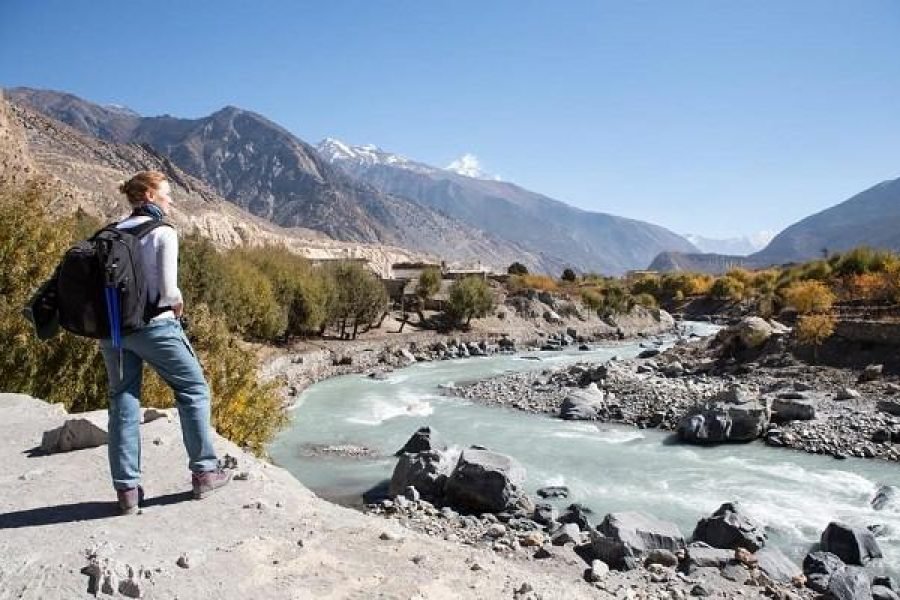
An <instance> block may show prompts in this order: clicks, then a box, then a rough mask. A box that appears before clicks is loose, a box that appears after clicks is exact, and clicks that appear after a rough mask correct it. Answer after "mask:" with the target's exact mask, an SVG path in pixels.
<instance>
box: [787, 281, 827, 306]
mask: <svg viewBox="0 0 900 600" xmlns="http://www.w3.org/2000/svg"><path fill="white" fill-rule="evenodd" d="M782 296H783V298H784V301H785V302H786V303H787V304H788V305H789V306H792V307H794V308H795V309H796V310H797V312H798V313H800V314H801V315H809V314H817V313H826V312H828V311H829V310H831V306H832V305H833V304H834V294H833V293H831V290H829V289H828V288H827V287H826V286H825V284H823V283H822V282H820V281H813V280H808V281H795V282H794V283H792V284H791V285H789V286H788V287H787V288H785V289H784V290H783V291H782Z"/></svg>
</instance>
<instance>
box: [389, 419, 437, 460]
mask: <svg viewBox="0 0 900 600" xmlns="http://www.w3.org/2000/svg"><path fill="white" fill-rule="evenodd" d="M446 449H447V444H445V443H444V442H443V440H442V439H441V436H440V435H439V434H438V432H437V431H436V430H434V429H432V428H431V427H430V426H428V425H426V426H425V427H419V428H418V429H417V430H416V432H415V433H414V434H412V436H411V437H410V438H409V439H408V440H407V441H406V443H405V444H403V447H402V448H400V449H399V450H397V452H395V453H394V456H400V455H401V454H404V453H409V454H415V453H417V452H427V451H431V450H437V451H441V450H446Z"/></svg>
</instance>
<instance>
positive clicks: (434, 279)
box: [416, 267, 441, 322]
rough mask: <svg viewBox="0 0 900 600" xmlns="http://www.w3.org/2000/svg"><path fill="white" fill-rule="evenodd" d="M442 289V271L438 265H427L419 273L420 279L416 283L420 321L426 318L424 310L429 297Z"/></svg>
mask: <svg viewBox="0 0 900 600" xmlns="http://www.w3.org/2000/svg"><path fill="white" fill-rule="evenodd" d="M440 290H441V271H440V269H438V268H437V267H427V268H426V269H425V270H423V271H422V273H421V274H420V275H419V281H418V283H416V297H417V298H418V299H419V305H418V311H419V321H420V322H421V321H424V320H425V315H423V314H422V310H423V309H424V308H425V303H426V302H427V301H428V299H429V298H431V297H432V296H434V295H435V294H437V293H438V292H439V291H440Z"/></svg>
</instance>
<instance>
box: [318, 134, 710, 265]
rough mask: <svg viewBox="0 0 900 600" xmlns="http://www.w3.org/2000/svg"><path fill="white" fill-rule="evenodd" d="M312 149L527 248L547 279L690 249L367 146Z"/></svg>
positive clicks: (660, 232)
mask: <svg viewBox="0 0 900 600" xmlns="http://www.w3.org/2000/svg"><path fill="white" fill-rule="evenodd" d="M317 148H318V150H319V153H320V154H321V155H322V156H323V157H324V158H325V159H326V160H328V161H330V162H331V163H332V164H334V165H338V166H340V167H341V168H342V169H344V170H345V171H346V172H347V173H349V174H351V175H353V176H354V177H356V178H358V179H360V180H362V181H364V182H365V183H367V184H371V185H372V186H374V187H375V188H377V189H379V190H381V191H383V192H385V193H389V194H397V195H400V196H405V197H409V198H414V199H415V200H417V201H418V202H420V203H422V204H426V205H428V206H430V207H432V208H434V209H436V210H438V211H441V212H443V213H445V214H448V215H450V216H452V217H454V218H456V219H459V220H460V221H463V222H465V223H467V224H469V225H471V226H473V227H477V228H478V229H481V230H483V231H485V232H487V233H489V234H492V235H494V236H497V237H499V238H501V239H504V240H507V241H509V242H511V243H515V244H518V245H520V246H521V247H523V248H525V249H527V250H530V251H531V252H533V253H535V254H537V255H539V256H540V257H541V261H540V267H541V268H542V269H543V270H546V271H549V272H551V273H554V274H555V273H558V272H560V271H561V270H562V268H564V267H566V266H569V267H574V268H576V269H578V270H581V271H599V272H601V273H605V274H620V273H623V272H624V271H626V270H629V269H638V268H644V267H645V266H646V265H647V263H649V262H650V261H651V260H652V259H653V257H654V256H656V255H657V254H659V253H660V252H663V251H666V250H672V251H679V252H695V251H696V248H695V247H694V246H693V245H692V244H691V243H690V242H688V241H687V240H686V239H684V238H683V237H681V236H679V235H676V234H675V233H673V232H671V231H669V230H667V229H664V228H662V227H659V226H657V225H652V224H649V223H644V222H642V221H636V220H633V219H626V218H623V217H617V216H614V215H609V214H605V213H597V212H589V211H584V210H580V209H577V208H574V207H572V206H569V205H567V204H564V203H563V202H560V201H558V200H554V199H552V198H548V197H547V196H543V195H541V194H537V193H535V192H531V191H528V190H526V189H523V188H521V187H519V186H517V185H515V184H512V183H508V182H504V181H498V180H496V179H483V178H478V177H468V176H465V175H460V174H459V173H458V172H454V171H451V170H449V169H440V168H437V167H433V166H430V165H427V164H424V163H421V162H417V161H414V160H411V159H408V158H406V157H403V156H400V155H397V154H393V153H390V152H386V151H384V150H382V149H380V148H377V147H375V146H352V145H349V144H346V143H344V142H341V141H339V140H334V139H326V140H324V141H322V142H321V143H320V144H319V145H318V146H317ZM470 166H471V165H470ZM479 174H480V173H479Z"/></svg>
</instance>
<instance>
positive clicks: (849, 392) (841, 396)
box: [834, 387, 862, 400]
mask: <svg viewBox="0 0 900 600" xmlns="http://www.w3.org/2000/svg"><path fill="white" fill-rule="evenodd" d="M860 396H862V394H860V393H859V392H857V391H856V390H854V389H853V388H849V387H842V388H841V389H839V390H838V391H837V394H835V395H834V399H835V400H855V399H857V398H859V397H860Z"/></svg>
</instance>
